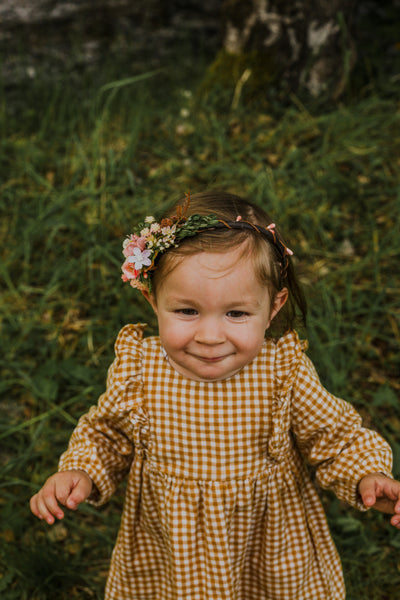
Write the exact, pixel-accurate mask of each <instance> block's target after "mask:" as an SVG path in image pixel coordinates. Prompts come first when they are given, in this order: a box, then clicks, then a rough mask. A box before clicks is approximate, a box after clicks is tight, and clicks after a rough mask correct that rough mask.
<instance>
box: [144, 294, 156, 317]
mask: <svg viewBox="0 0 400 600" xmlns="http://www.w3.org/2000/svg"><path fill="white" fill-rule="evenodd" d="M142 294H143V296H144V297H145V298H146V300H147V302H148V303H149V304H150V305H151V308H152V309H153V310H154V312H155V313H156V314H157V302H156V299H155V297H154V295H153V294H150V293H149V292H147V291H143V292H142Z"/></svg>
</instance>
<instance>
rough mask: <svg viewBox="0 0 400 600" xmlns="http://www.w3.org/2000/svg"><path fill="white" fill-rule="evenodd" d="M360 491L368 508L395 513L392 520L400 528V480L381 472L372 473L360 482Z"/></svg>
mask: <svg viewBox="0 0 400 600" xmlns="http://www.w3.org/2000/svg"><path fill="white" fill-rule="evenodd" d="M358 493H359V494H360V496H361V499H362V501H363V504H364V505H365V506H368V508H369V507H372V508H375V509H376V510H379V511H380V512H384V513H388V514H390V515H393V514H394V517H392V518H391V520H390V522H391V524H392V525H394V526H395V527H397V528H398V529H400V481H396V480H395V479H390V478H389V477H385V475H382V474H381V473H371V475H366V476H365V477H363V478H362V479H361V481H360V482H359V484H358Z"/></svg>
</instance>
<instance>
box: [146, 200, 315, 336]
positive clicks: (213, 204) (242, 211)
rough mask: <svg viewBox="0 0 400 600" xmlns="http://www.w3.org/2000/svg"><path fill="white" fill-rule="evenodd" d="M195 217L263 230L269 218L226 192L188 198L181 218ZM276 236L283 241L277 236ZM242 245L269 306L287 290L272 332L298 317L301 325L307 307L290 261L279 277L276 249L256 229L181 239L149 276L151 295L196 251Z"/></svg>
mask: <svg viewBox="0 0 400 600" xmlns="http://www.w3.org/2000/svg"><path fill="white" fill-rule="evenodd" d="M183 204H184V200H182V201H180V202H178V203H176V204H174V205H173V206H172V207H171V208H170V209H169V210H168V211H167V212H166V214H165V215H163V216H164V217H170V216H173V215H175V214H176V212H177V208H178V206H182V205H183ZM195 214H198V215H203V216H204V215H210V214H213V215H215V216H216V217H217V218H218V219H221V220H223V221H227V222H229V221H236V219H237V217H241V218H242V220H243V221H248V222H250V223H252V224H254V225H259V226H261V227H264V228H266V227H268V225H270V224H271V223H272V219H271V218H270V217H269V216H268V214H267V213H266V212H265V211H264V210H263V209H262V208H261V207H260V206H257V205H256V204H253V203H252V202H250V201H248V200H245V199H243V198H241V197H239V196H236V195H234V194H229V193H226V192H206V193H202V194H195V195H193V196H190V203H189V206H188V208H187V211H186V213H185V216H187V217H189V216H190V215H195ZM279 236H280V238H281V239H283V238H282V235H281V234H280V233H279ZM242 244H243V255H245V254H249V255H251V258H252V260H253V264H254V268H255V272H256V276H257V277H258V279H259V281H260V282H261V283H262V284H263V285H267V286H268V289H269V290H270V297H271V303H273V301H274V298H275V295H276V294H277V293H278V292H279V290H281V289H282V288H283V287H286V288H287V289H288V291H289V296H288V301H287V302H286V304H285V306H284V307H283V308H282V309H281V310H280V311H279V313H278V315H277V317H276V318H275V319H274V328H273V330H274V331H277V332H278V331H279V333H284V332H285V331H287V330H289V329H293V327H294V326H295V323H296V320H297V319H298V318H299V320H300V322H301V323H302V324H303V325H305V323H306V313H307V304H306V300H305V296H304V293H303V290H302V288H301V286H300V283H299V282H298V279H297V277H296V274H295V271H294V268H293V264H292V260H291V258H290V257H289V260H288V267H287V269H286V270H285V274H284V275H282V264H281V261H282V258H281V256H280V255H279V253H278V251H277V249H276V247H275V246H274V244H273V243H271V242H270V241H268V240H267V239H266V238H265V236H263V235H261V234H260V233H258V232H257V231H256V230H254V231H252V230H248V229H246V230H238V229H234V230H233V229H228V228H227V229H209V230H208V229H207V230H204V231H201V232H199V233H198V234H197V235H195V236H194V237H190V238H186V239H184V240H183V241H182V242H181V243H180V244H179V246H178V247H177V248H171V249H170V250H168V251H167V252H165V253H163V254H162V255H160V257H159V259H158V261H157V268H156V269H155V270H154V272H153V273H152V287H153V292H154V295H155V296H156V294H157V289H159V288H160V286H161V284H162V281H163V279H164V278H165V277H166V275H167V274H168V273H170V272H171V271H172V270H173V269H174V267H175V266H176V264H178V262H179V259H182V258H183V257H185V256H191V255H193V254H197V253H199V252H228V251H229V250H232V248H235V247H238V246H241V245H242ZM285 244H286V242H285ZM250 253H251V254H250Z"/></svg>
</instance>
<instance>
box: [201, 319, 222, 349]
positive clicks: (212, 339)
mask: <svg viewBox="0 0 400 600" xmlns="http://www.w3.org/2000/svg"><path fill="white" fill-rule="evenodd" d="M194 339H195V341H196V342H198V343H199V344H208V345H210V344H222V343H223V342H224V341H225V334H224V330H223V327H222V325H221V323H219V321H218V319H201V321H200V322H199V323H198V327H197V330H196V334H195V336H194Z"/></svg>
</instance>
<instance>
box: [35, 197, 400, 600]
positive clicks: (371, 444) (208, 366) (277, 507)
mask: <svg viewBox="0 0 400 600" xmlns="http://www.w3.org/2000/svg"><path fill="white" fill-rule="evenodd" d="M123 252H124V255H125V262H124V264H123V267H122V269H123V276H122V277H123V279H124V280H125V281H128V282H130V284H131V285H132V286H133V287H136V288H139V290H140V291H141V292H142V293H143V294H144V296H145V297H146V298H147V299H148V301H149V302H150V304H151V306H152V307H153V309H154V311H155V313H156V315H157V319H158V324H159V336H156V337H147V338H144V337H143V329H144V325H141V324H139V325H127V326H126V327H124V328H123V329H122V330H121V332H120V333H119V336H118V339H117V341H116V346H115V350H116V358H115V360H114V362H113V363H112V365H111V367H110V370H109V373H108V380H107V390H106V392H105V393H104V394H103V395H102V396H101V397H100V399H99V402H98V405H97V406H93V407H92V408H91V409H90V410H89V412H88V413H87V414H86V415H84V416H83V417H82V418H81V419H80V421H79V423H78V425H77V427H76V429H75V431H74V432H73V434H72V437H71V441H70V444H69V447H68V450H67V451H66V452H65V453H64V454H63V455H62V457H61V460H60V465H59V472H58V473H56V474H55V475H53V476H52V477H50V478H49V479H48V480H47V482H46V483H45V485H44V486H43V488H42V489H41V490H40V491H39V492H38V493H37V494H36V495H35V496H34V497H33V498H32V499H31V509H32V511H33V513H34V514H35V515H36V516H38V517H39V518H41V519H45V520H46V521H47V522H48V523H50V524H51V523H54V521H55V518H58V519H61V518H62V517H63V515H64V513H63V510H62V509H61V508H60V506H59V504H62V505H64V506H66V507H68V508H71V509H75V508H76V507H77V506H78V504H79V503H80V502H82V501H84V500H87V501H88V502H91V503H92V504H95V505H100V504H102V503H104V502H106V501H107V500H108V499H109V497H110V496H111V494H112V493H113V492H114V490H115V488H116V486H117V485H118V483H119V482H120V481H121V480H122V479H123V478H124V477H126V476H128V485H127V491H126V499H125V506H124V511H123V515H122V522H121V527H120V531H119V534H118V539H117V542H116V546H115V548H114V552H113V556H112V562H111V569H110V574H109V578H108V581H107V587H106V598H107V600H111V599H113V600H125V599H126V600H128V599H129V600H139V599H143V600H144V599H146V600H150V599H153V600H166V599H169V600H177V599H179V598H185V599H190V600H217V599H218V600H222V599H224V600H266V599H267V600H278V599H279V600H283V599H288V600H289V599H297V600H310V599H320V600H333V599H335V600H338V599H341V598H344V595H345V592H344V585H343V578H342V572H341V566H340V561H339V558H338V555H337V552H336V549H335V547H334V544H333V541H332V539H331V536H330V534H329V531H328V527H327V523H326V519H325V516H324V512H323V509H322V506H321V503H320V500H319V498H318V495H317V493H316V491H315V489H314V486H313V484H312V481H311V478H310V475H309V472H308V468H307V467H306V466H305V465H306V462H307V463H308V464H309V465H311V466H312V467H313V470H314V473H315V475H316V478H317V480H318V481H319V483H320V484H321V485H322V487H324V488H330V489H332V490H333V491H334V492H335V493H336V494H337V496H338V497H339V498H341V499H343V500H345V501H346V502H348V503H350V504H352V505H353V506H355V507H357V508H359V509H361V510H363V509H365V508H366V507H369V506H374V508H377V509H378V510H381V511H384V512H388V513H392V514H394V516H393V517H392V520H391V522H392V524H393V525H394V526H396V527H399V528H400V483H399V482H397V481H394V480H393V479H391V477H390V470H391V452H390V449H389V447H388V445H387V444H386V442H385V441H384V440H383V439H382V438H381V437H380V436H379V435H378V434H377V433H375V432H373V431H370V430H368V429H364V428H363V427H362V426H361V418H360V416H359V415H358V414H357V412H356V411H355V410H354V409H353V408H352V407H351V406H350V405H349V404H347V403H346V402H345V401H343V400H340V399H339V398H336V397H334V396H332V395H331V394H330V393H328V392H327V391H326V390H325V389H324V388H323V387H322V385H321V383H320V381H319V379H318V377H317V374H316V372H315V370H314V367H313V365H312V363H311V362H310V360H309V359H308V358H307V356H306V354H305V352H304V351H305V349H306V344H305V343H304V342H301V341H300V340H299V338H298V336H297V334H296V332H295V331H294V330H293V325H294V320H295V317H296V314H298V313H299V312H300V314H301V315H302V316H303V317H305V312H306V307H305V302H304V297H303V293H302V291H301V288H300V286H299V284H298V282H297V279H296V277H295V274H294V270H293V264H292V260H291V254H292V252H291V250H289V248H288V247H287V246H286V244H285V242H284V241H283V238H282V237H281V236H280V234H279V233H278V231H277V228H276V227H275V225H274V224H273V223H272V222H271V220H270V219H269V217H268V216H267V215H266V214H265V213H264V212H263V211H262V210H261V209H260V208H259V207H257V206H255V205H252V204H251V203H249V202H246V201H244V200H242V199H240V198H238V197H236V196H232V195H229V194H222V193H219V194H217V193H215V194H201V195H197V196H194V197H192V199H191V201H190V203H189V202H188V199H187V201H186V202H185V203H184V205H183V206H178V208H176V209H174V211H172V212H171V213H170V214H169V215H168V216H167V217H166V218H164V219H163V220H162V221H161V222H160V223H157V222H156V221H155V220H154V218H153V217H147V218H146V220H145V223H144V224H142V225H140V226H139V227H138V228H137V230H136V231H135V233H134V234H132V235H130V236H129V237H128V238H127V240H126V241H125V243H124V251H123ZM271 324H272V325H273V330H274V331H275V332H278V331H280V335H278V336H276V335H275V336H274V337H272V335H271V334H270V335H268V333H269V329H270V327H271ZM266 332H267V337H266V335H265V334H266Z"/></svg>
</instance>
